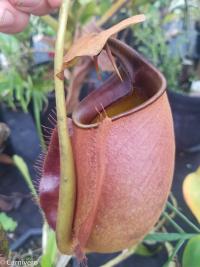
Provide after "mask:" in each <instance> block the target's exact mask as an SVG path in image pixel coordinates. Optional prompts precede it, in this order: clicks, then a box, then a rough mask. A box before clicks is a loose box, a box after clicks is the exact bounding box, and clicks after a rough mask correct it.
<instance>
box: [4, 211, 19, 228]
mask: <svg viewBox="0 0 200 267" xmlns="http://www.w3.org/2000/svg"><path fill="white" fill-rule="evenodd" d="M0 224H1V225H2V227H3V229H4V231H8V232H13V231H15V229H16V228H17V222H16V221H14V220H13V219H12V218H11V217H9V216H8V215H7V214H6V213H4V212H1V213H0Z"/></svg>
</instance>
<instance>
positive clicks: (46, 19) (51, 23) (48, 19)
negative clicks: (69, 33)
mask: <svg viewBox="0 0 200 267" xmlns="http://www.w3.org/2000/svg"><path fill="white" fill-rule="evenodd" d="M41 20H43V21H44V22H45V23H46V24H47V25H49V26H50V27H51V28H52V29H53V30H54V31H55V32H57V30H58V21H57V20H56V19H54V18H53V17H52V16H50V15H46V16H42V17H41Z"/></svg>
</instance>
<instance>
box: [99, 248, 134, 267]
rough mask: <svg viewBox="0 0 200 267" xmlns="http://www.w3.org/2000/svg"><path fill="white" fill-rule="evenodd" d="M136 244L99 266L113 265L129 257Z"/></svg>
mask: <svg viewBox="0 0 200 267" xmlns="http://www.w3.org/2000/svg"><path fill="white" fill-rule="evenodd" d="M136 248H137V245H134V246H132V247H131V248H129V249H127V250H124V251H122V253H120V254H119V255H118V256H117V257H116V258H114V259H112V260H110V261H108V262H107V263H105V264H104V265H101V266H100V267H113V266H116V265H117V264H119V263H120V262H122V261H124V260H125V259H127V258H129V257H130V256H131V255H132V254H134V252H135V251H136Z"/></svg>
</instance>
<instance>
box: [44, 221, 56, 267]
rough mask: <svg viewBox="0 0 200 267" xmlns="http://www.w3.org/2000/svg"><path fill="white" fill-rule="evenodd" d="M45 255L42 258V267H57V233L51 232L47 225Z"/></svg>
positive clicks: (45, 228) (45, 230) (45, 229)
mask: <svg viewBox="0 0 200 267" xmlns="http://www.w3.org/2000/svg"><path fill="white" fill-rule="evenodd" d="M42 237H43V255H42V258H41V267H53V266H55V261H56V256H57V246H56V237H55V232H54V231H53V230H51V229H50V228H49V226H48V224H47V223H45V224H44V226H43V235H42Z"/></svg>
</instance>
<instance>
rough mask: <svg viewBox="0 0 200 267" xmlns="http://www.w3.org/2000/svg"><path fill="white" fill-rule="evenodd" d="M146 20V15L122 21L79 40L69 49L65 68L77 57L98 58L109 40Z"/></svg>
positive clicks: (65, 58) (65, 59)
mask: <svg viewBox="0 0 200 267" xmlns="http://www.w3.org/2000/svg"><path fill="white" fill-rule="evenodd" d="M144 20H145V15H143V14H141V15H136V16H133V17H130V18H128V19H125V20H122V21H121V22H119V23H118V24H116V25H114V26H112V27H111V28H109V29H107V30H105V31H102V32H100V33H96V32H91V33H89V34H87V35H84V36H83V37H81V38H80V39H78V40H77V41H76V42H75V43H74V44H73V45H72V46H71V48H70V49H69V51H68V52H67V54H66V55H65V57H64V67H68V66H69V65H71V63H72V62H73V61H74V59H76V58H77V57H81V56H97V55H98V54H99V53H100V52H101V50H102V49H103V47H104V46H105V44H106V42H107V40H108V39H109V38H110V37H111V36H112V35H114V34H116V33H117V32H119V31H121V30H123V29H125V28H127V27H128V26H130V25H132V24H136V23H139V22H142V21H144Z"/></svg>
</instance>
